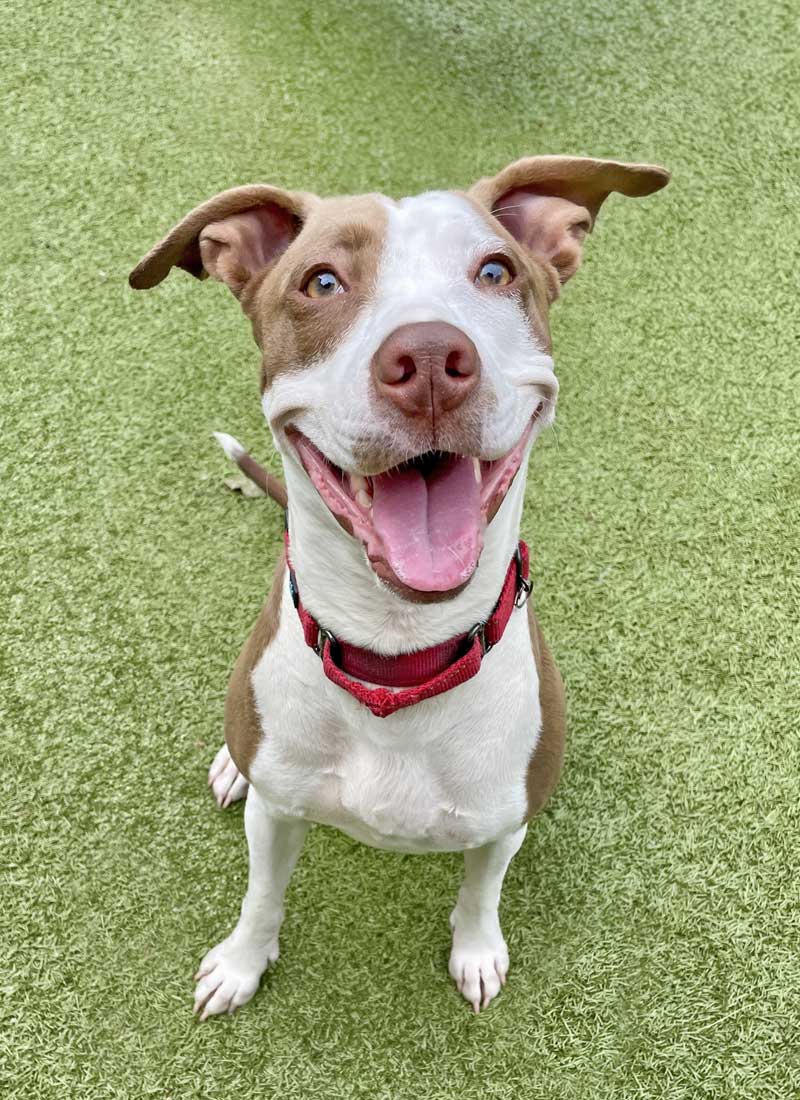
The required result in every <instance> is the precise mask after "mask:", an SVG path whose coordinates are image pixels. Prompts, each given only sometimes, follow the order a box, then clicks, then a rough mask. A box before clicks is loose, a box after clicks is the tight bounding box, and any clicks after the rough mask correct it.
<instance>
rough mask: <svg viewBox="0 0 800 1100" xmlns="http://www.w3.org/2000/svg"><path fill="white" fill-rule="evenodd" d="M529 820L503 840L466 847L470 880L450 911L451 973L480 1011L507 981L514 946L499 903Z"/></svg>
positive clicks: (465, 864) (465, 876) (471, 1002)
mask: <svg viewBox="0 0 800 1100" xmlns="http://www.w3.org/2000/svg"><path fill="white" fill-rule="evenodd" d="M526 832H527V825H523V826H522V828H521V829H517V831H516V832H514V833H509V834H508V835H507V836H504V837H500V839H499V840H494V841H492V843H491V844H485V845H484V846H483V847H482V848H472V849H470V850H468V851H466V852H464V880H463V882H462V883H461V889H460V890H459V891H458V900H457V901H456V905H455V909H453V912H452V913H451V914H450V927H451V928H452V929H453V949H452V951H451V952H450V966H449V970H450V976H451V978H452V979H453V981H454V982H455V983H456V986H457V987H458V991H459V993H461V994H462V995H463V996H464V997H466V999H467V1000H468V1001H469V1002H470V1004H471V1005H472V1008H473V1010H474V1011H475V1012H480V1010H481V1009H482V1008H486V1006H487V1005H488V1004H489V1002H490V1001H491V1000H492V999H493V998H494V997H496V996H497V994H498V993H499V992H500V987H501V986H503V985H505V984H506V974H507V973H508V948H507V947H506V941H505V940H504V939H503V933H502V931H501V930H500V918H499V916H498V912H497V908H498V906H499V904H500V891H501V890H502V888H503V879H504V878H505V874H506V870H507V869H508V865H509V863H510V862H511V860H512V858H513V856H514V855H515V854H516V852H517V851H518V850H519V846H520V844H522V842H523V840H524V839H525V833H526Z"/></svg>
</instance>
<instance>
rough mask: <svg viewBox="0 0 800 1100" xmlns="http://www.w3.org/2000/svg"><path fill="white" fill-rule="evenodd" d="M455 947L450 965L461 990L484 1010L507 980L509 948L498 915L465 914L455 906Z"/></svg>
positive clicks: (452, 922) (475, 1007)
mask: <svg viewBox="0 0 800 1100" xmlns="http://www.w3.org/2000/svg"><path fill="white" fill-rule="evenodd" d="M450 925H451V927H452V929H453V949H452V951H451V952H450V964H449V966H448V969H449V971H450V977H451V978H452V979H453V981H454V982H455V983H456V988H457V989H458V992H459V993H460V994H461V995H462V997H465V998H466V999H467V1000H468V1001H469V1003H470V1004H471V1005H472V1010H473V1012H480V1011H481V1009H482V1008H486V1006H487V1005H488V1004H489V1002H490V1001H492V1000H494V998H495V997H496V996H497V994H498V993H499V992H500V990H501V988H502V987H503V986H504V985H505V984H506V975H507V974H508V948H507V947H506V941H505V940H504V939H503V933H502V932H501V931H500V924H499V923H498V920H497V916H496V915H492V916H491V917H488V918H487V917H484V918H481V919H479V920H476V919H471V918H464V917H463V916H461V915H460V914H459V913H458V909H457V908H456V909H454V910H453V913H452V915H451V917H450Z"/></svg>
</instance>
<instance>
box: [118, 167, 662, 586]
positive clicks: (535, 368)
mask: <svg viewBox="0 0 800 1100" xmlns="http://www.w3.org/2000/svg"><path fill="white" fill-rule="evenodd" d="M668 179H669V176H668V174H667V173H666V172H665V171H664V170H663V169H660V168H653V167H649V166H643V165H620V164H616V163H614V162H607V161H606V162H602V161H593V160H584V159H581V158H566V157H539V158H529V159H526V160H523V161H518V162H516V163H515V164H513V165H510V166H509V167H508V168H506V169H505V170H504V171H503V172H501V173H499V175H498V176H495V177H493V178H491V179H486V180H481V181H480V182H479V183H477V184H476V185H475V186H474V187H473V188H472V189H471V190H470V191H469V192H467V193H457V192H429V193H427V194H423V195H418V196H415V197H412V198H406V199H402V200H400V201H399V202H396V201H394V200H392V199H388V198H385V197H384V196H382V195H365V196H359V197H356V198H347V199H318V198H316V197H315V196H312V195H307V194H298V193H290V192H285V191H279V190H277V189H275V188H270V187H263V186H259V185H256V186H252V187H243V188H237V189H235V190H233V191H228V192H224V193H223V194H222V195H219V196H217V197H216V198H215V199H212V200H210V202H208V203H205V204H204V205H203V206H202V207H199V208H198V209H197V210H195V211H193V212H192V213H191V214H190V215H188V217H187V218H185V219H184V221H183V222H181V223H180V224H179V225H178V226H176V228H175V229H174V230H173V231H172V233H171V234H170V235H169V236H168V237H167V238H165V240H164V241H162V242H161V244H160V245H157V246H156V248H155V249H154V250H153V251H152V252H151V253H150V254H149V255H148V256H147V257H146V258H145V259H144V260H143V261H142V263H141V264H140V265H139V266H138V267H137V269H136V271H135V272H134V273H133V275H132V276H131V282H132V284H133V285H134V286H151V285H154V284H155V283H157V282H159V281H160V280H161V279H162V278H163V277H164V276H165V275H166V274H167V272H168V271H169V269H170V267H171V266H173V265H175V264H177V265H179V266H183V267H185V268H186V269H188V270H189V271H191V272H192V273H193V274H195V275H198V276H200V277H202V276H203V275H205V274H209V275H211V276H212V277H214V278H216V279H219V280H220V281H222V282H225V283H226V284H227V285H228V286H229V287H230V288H231V290H233V292H234V294H236V296H237V297H238V298H239V300H240V302H241V304H242V306H243V308H244V310H245V312H246V314H247V315H248V316H249V318H250V320H251V323H252V326H253V331H254V335H255V338H256V341H257V343H258V344H259V347H260V348H261V351H262V371H261V385H262V394H263V405H264V412H265V415H266V417H267V420H268V422H269V424H270V427H271V428H272V431H273V434H274V437H275V440H276V444H277V446H278V447H279V449H280V451H281V452H282V454H283V457H284V460H285V462H286V463H289V464H292V465H293V466H294V467H295V468H296V470H297V471H298V472H299V471H302V476H305V477H308V478H309V479H310V480H311V482H312V484H313V485H314V487H315V489H316V491H317V494H318V497H316V498H315V499H316V500H317V502H318V506H319V507H320V508H324V509H328V510H329V511H330V513H331V514H332V515H333V516H334V517H335V519H336V520H337V521H338V523H339V525H340V526H341V527H342V528H344V530H345V531H346V532H347V535H346V537H352V538H356V539H358V540H359V541H360V542H361V543H362V545H363V547H364V551H365V553H366V556H367V559H368V561H369V562H370V564H371V566H372V568H373V569H374V571H375V572H376V574H377V575H378V576H379V577H380V578H381V579H382V580H383V581H385V582H386V583H388V584H389V585H390V586H391V587H392V588H394V589H395V590H396V591H398V592H400V593H401V594H404V595H407V596H409V597H412V598H415V597H416V598H420V597H422V596H424V597H425V598H437V597H439V598H441V597H444V596H447V595H450V594H452V593H454V592H457V591H459V590H460V589H461V588H463V586H464V585H465V584H467V583H468V582H469V580H470V578H471V577H472V575H473V573H474V571H475V568H476V566H477V564H478V560H479V557H480V553H481V549H482V546H483V538H484V531H485V529H486V527H487V525H488V524H490V523H491V521H492V519H493V517H494V515H495V513H496V512H497V510H498V509H499V507H500V505H501V503H502V501H503V498H504V496H505V494H506V492H507V491H508V489H509V487H510V485H511V483H512V481H513V479H514V476H515V475H516V473H517V471H518V469H519V467H520V465H521V464H522V463H523V462H524V461H525V460H526V458H527V454H528V451H529V448H530V446H531V445H532V443H533V440H534V438H535V437H536V435H537V434H538V433H539V432H540V431H541V430H542V428H543V427H544V426H546V425H547V424H548V423H550V422H551V420H552V418H553V415H554V409H555V401H556V394H557V392H558V383H557V381H556V377H555V374H554V373H553V361H552V359H551V357H550V350H551V349H550V335H549V327H548V309H549V305H550V303H551V302H552V301H553V300H554V299H555V298H556V296H557V294H558V290H559V287H560V284H561V283H562V282H564V281H565V280H566V279H567V278H569V277H570V275H572V274H573V273H574V271H575V270H576V269H577V267H578V265H579V263H580V257H581V245H582V241H583V238H584V236H585V235H586V233H587V232H589V231H590V230H591V228H592V225H593V222H594V219H595V217H596V214H597V211H598V210H599V208H600V205H601V204H602V202H603V200H604V199H605V198H606V197H607V195H608V194H609V193H610V192H611V191H613V190H616V191H621V192H622V193H624V194H628V195H645V194H649V193H651V192H652V191H655V190H658V189H659V188H660V187H663V186H664V184H666V182H667V180H668Z"/></svg>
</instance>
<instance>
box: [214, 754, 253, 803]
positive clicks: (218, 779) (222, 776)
mask: <svg viewBox="0 0 800 1100" xmlns="http://www.w3.org/2000/svg"><path fill="white" fill-rule="evenodd" d="M208 785H209V787H210V788H211V792H212V794H213V795H214V798H215V799H216V801H217V805H218V806H220V807H221V808H222V809H225V807H226V806H230V804H231V802H236V801H237V800H238V799H240V798H244V797H245V795H246V794H247V788H248V785H249V784H248V782H247V780H246V779H245V777H244V776H243V775H242V773H241V772H240V771H239V769H238V768H237V767H236V765H235V764H234V762H233V759H232V758H231V754H230V753H229V752H228V746H227V745H223V746H222V748H221V749H220V750H219V752H218V753H217V755H216V756H215V757H214V763H213V764H212V765H211V767H210V768H209V769H208Z"/></svg>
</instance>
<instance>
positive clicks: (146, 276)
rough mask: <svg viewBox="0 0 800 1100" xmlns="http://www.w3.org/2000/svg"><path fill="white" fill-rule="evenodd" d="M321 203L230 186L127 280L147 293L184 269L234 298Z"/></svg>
mask: <svg viewBox="0 0 800 1100" xmlns="http://www.w3.org/2000/svg"><path fill="white" fill-rule="evenodd" d="M318 201H319V200H318V199H317V197H316V196H315V195H309V194H306V193H305V192H303V191H282V190H281V189H280V188H279V187H269V186H268V185H267V184H263V183H253V184H250V185H248V186H246V187H234V188H232V189H231V190H230V191H223V192H222V193H221V194H219V195H216V196H215V197H214V198H213V199H209V200H208V202H204V203H202V204H201V205H200V206H198V207H195V209H194V210H192V212H191V213H190V214H187V215H186V217H185V218H184V219H183V220H182V221H180V222H178V224H177V225H176V226H175V227H174V228H173V229H171V230H170V231H169V233H168V234H167V235H166V237H164V239H163V240H162V241H159V243H158V244H157V245H155V247H154V248H151V250H150V251H149V252H148V253H147V255H146V256H145V257H144V259H143V260H140V261H139V263H138V264H137V265H136V267H135V268H134V269H133V271H132V272H131V274H130V276H129V278H128V281H129V283H130V284H131V286H132V287H133V288H134V289H135V290H147V289H148V288H149V287H152V286H156V285H157V284H158V283H160V282H161V280H162V279H165V278H166V277H167V275H168V274H169V272H170V269H171V268H173V267H182V268H183V269H184V270H185V271H188V272H189V273H190V274H192V275H194V276H195V278H197V279H205V278H206V276H207V275H210V276H211V278H212V279H218V280H219V281H220V282H222V283H225V284H226V285H227V286H228V287H230V289H231V290H232V291H233V293H234V294H235V295H236V297H237V298H238V297H240V296H241V293H242V291H243V290H244V288H245V287H246V286H247V284H248V283H249V282H250V280H251V279H252V278H253V276H254V275H257V274H258V273H259V272H260V271H263V270H264V268H265V267H267V266H268V265H269V264H270V263H272V261H273V260H275V259H276V258H277V257H278V256H279V255H280V254H281V253H282V252H284V251H285V250H286V249H287V248H288V247H289V245H290V244H291V243H292V241H293V240H294V238H295V237H296V236H297V234H298V233H299V232H300V230H301V229H302V227H303V222H304V221H305V219H306V218H307V217H308V213H309V211H310V209H311V207H312V206H313V205H314V204H315V203H317V202H318Z"/></svg>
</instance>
